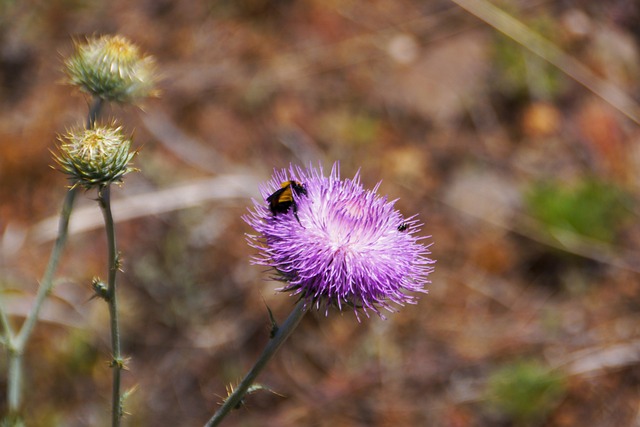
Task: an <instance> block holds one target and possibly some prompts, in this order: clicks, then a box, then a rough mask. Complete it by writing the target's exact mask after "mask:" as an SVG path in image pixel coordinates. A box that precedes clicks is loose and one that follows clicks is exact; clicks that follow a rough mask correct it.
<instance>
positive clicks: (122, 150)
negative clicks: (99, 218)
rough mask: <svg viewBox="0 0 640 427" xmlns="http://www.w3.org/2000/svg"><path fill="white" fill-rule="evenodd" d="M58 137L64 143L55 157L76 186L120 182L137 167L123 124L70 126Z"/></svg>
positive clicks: (89, 186)
mask: <svg viewBox="0 0 640 427" xmlns="http://www.w3.org/2000/svg"><path fill="white" fill-rule="evenodd" d="M58 139H59V141H60V143H61V144H60V146H59V147H58V151H59V152H58V154H56V153H54V159H55V161H56V162H57V163H58V165H60V167H61V170H62V172H64V173H66V174H67V175H69V178H70V179H71V180H72V181H73V186H74V187H75V186H76V185H82V186H83V187H85V188H87V189H88V188H91V187H94V186H98V185H106V184H109V183H111V182H121V181H122V177H123V176H124V175H125V174H127V173H129V172H131V171H132V170H134V169H132V168H131V167H129V163H130V162H131V160H132V159H133V156H135V155H136V153H137V152H136V151H133V152H132V151H130V147H131V141H130V140H129V139H128V138H126V137H125V136H124V135H123V134H122V127H115V126H112V127H108V126H106V127H96V128H94V129H77V130H71V131H69V132H68V133H67V134H66V135H64V136H59V137H58Z"/></svg>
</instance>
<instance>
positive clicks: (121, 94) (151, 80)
mask: <svg viewBox="0 0 640 427" xmlns="http://www.w3.org/2000/svg"><path fill="white" fill-rule="evenodd" d="M65 65H66V67H67V74H68V75H69V80H70V82H71V83H72V84H74V85H76V86H79V87H80V88H81V89H82V90H83V91H85V92H88V93H90V94H92V95H94V96H97V97H99V98H102V99H106V100H108V101H116V102H124V103H129V102H135V101H136V100H137V99H139V98H143V97H146V96H150V95H154V85H155V81H156V76H155V66H154V61H153V58H152V57H150V56H144V55H142V54H141V53H140V49H138V47H137V46H136V45H135V44H133V43H131V42H130V41H129V40H127V39H126V38H124V37H122V36H102V37H98V38H91V39H89V40H87V42H86V43H84V44H80V43H79V44H77V45H76V51H75V52H74V54H73V55H72V56H71V57H70V58H69V59H67V60H66V62H65Z"/></svg>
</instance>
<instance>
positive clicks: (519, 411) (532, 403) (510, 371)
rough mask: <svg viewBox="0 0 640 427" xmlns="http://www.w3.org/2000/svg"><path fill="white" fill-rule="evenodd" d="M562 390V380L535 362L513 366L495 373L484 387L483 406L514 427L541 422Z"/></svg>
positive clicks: (513, 364) (510, 365) (561, 394)
mask: <svg viewBox="0 0 640 427" xmlns="http://www.w3.org/2000/svg"><path fill="white" fill-rule="evenodd" d="M565 389H566V385H565V379H564V377H563V376H562V375H561V374H560V373H558V372H554V371H550V370H549V369H548V368H546V367H545V366H543V365H541V364H540V363H537V362H522V361H520V362H514V363H510V364H508V365H505V366H503V367H501V368H500V369H498V370H497V371H495V372H494V373H493V374H492V375H491V376H490V377H489V379H488V383H487V391H486V393H487V395H486V397H487V403H488V404H489V405H490V407H491V408H492V409H494V410H497V411H499V412H500V413H501V414H503V415H505V416H508V417H509V418H510V419H511V420H512V421H513V422H514V423H515V424H516V425H530V424H531V423H532V422H535V421H539V420H544V419H545V418H546V417H547V416H548V415H549V414H550V413H551V411H553V409H554V408H555V407H556V405H557V403H558V401H559V399H560V398H561V397H562V396H563V395H564V393H565Z"/></svg>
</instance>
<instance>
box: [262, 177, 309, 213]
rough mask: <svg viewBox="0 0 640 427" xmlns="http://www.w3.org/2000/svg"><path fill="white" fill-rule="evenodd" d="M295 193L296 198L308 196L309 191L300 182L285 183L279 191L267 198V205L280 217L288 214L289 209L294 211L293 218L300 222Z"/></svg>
mask: <svg viewBox="0 0 640 427" xmlns="http://www.w3.org/2000/svg"><path fill="white" fill-rule="evenodd" d="M294 193H295V195H296V196H300V195H305V196H306V195H307V189H306V188H304V185H302V184H301V183H299V182H298V181H285V182H283V183H282V185H281V187H280V188H279V189H278V190H276V191H275V192H274V193H273V194H271V195H270V196H269V197H267V203H269V210H270V211H271V213H272V214H274V215H278V214H283V213H287V212H289V209H293V216H295V217H296V219H297V220H298V222H300V218H298V205H297V204H296V201H295V199H294V196H293V194H294Z"/></svg>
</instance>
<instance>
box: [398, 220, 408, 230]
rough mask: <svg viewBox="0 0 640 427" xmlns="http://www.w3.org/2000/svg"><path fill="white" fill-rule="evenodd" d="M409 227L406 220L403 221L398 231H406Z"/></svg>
mask: <svg viewBox="0 0 640 427" xmlns="http://www.w3.org/2000/svg"><path fill="white" fill-rule="evenodd" d="M407 228H409V225H408V224H407V223H406V222H403V223H402V224H400V225H399V226H398V231H406V229H407Z"/></svg>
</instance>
